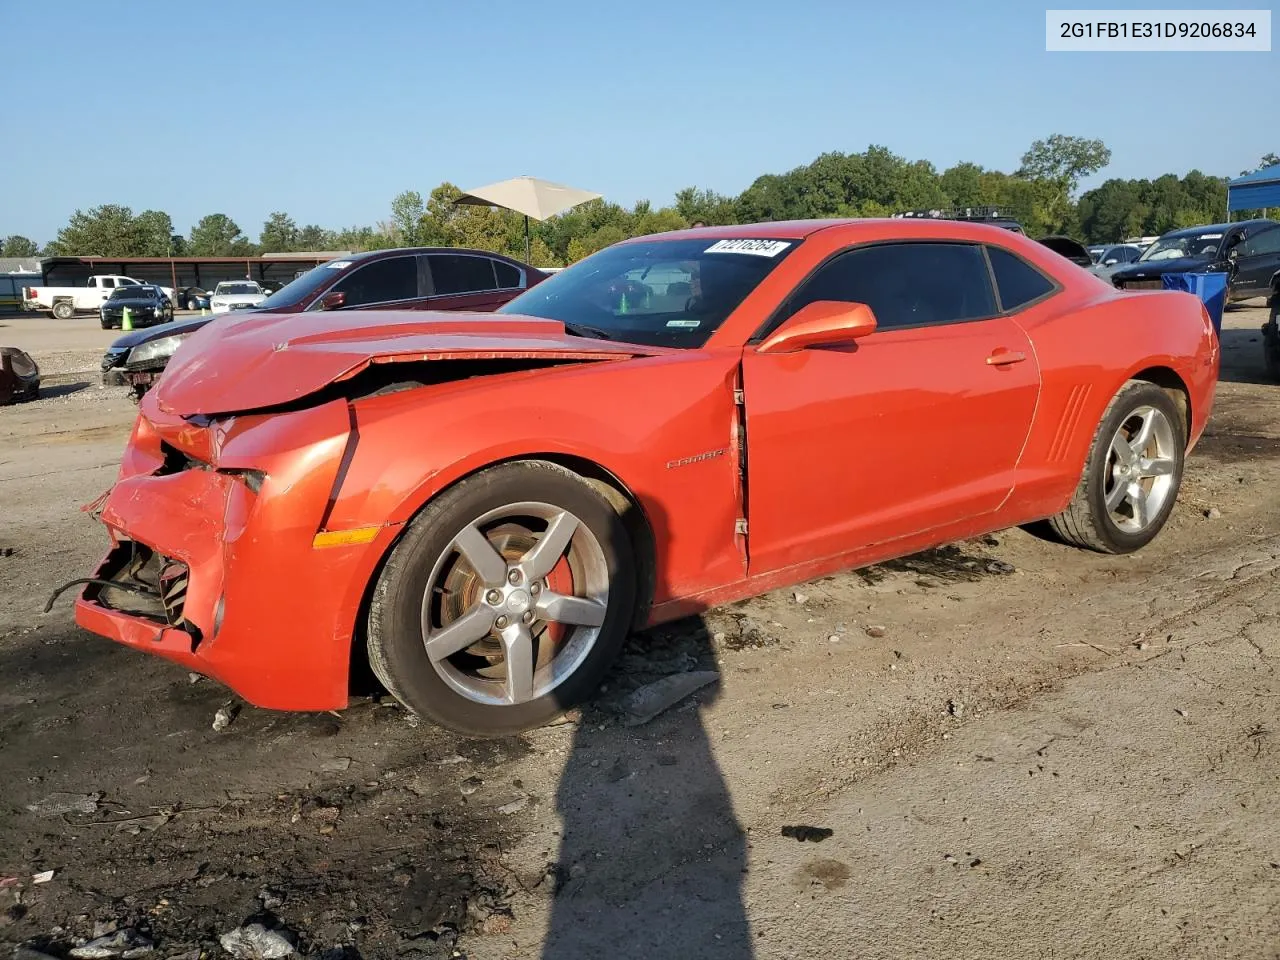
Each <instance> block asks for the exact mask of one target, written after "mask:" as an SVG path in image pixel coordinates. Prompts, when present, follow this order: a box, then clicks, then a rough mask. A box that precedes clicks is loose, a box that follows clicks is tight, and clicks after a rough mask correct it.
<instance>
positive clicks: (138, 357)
mask: <svg viewBox="0 0 1280 960" xmlns="http://www.w3.org/2000/svg"><path fill="white" fill-rule="evenodd" d="M189 336H191V334H190V333H189V332H188V333H175V334H173V335H172V336H169V337H161V338H160V339H159V340H148V341H147V342H146V343H140V344H138V345H137V346H136V347H134V348H133V349H132V350H130V351H129V360H128V363H129V365H130V366H132V365H133V364H135V363H145V362H146V361H148V360H159V359H161V358H166V359H167V358H168V357H172V356H173V354H174V352H175V351H177V349H178V346H179V345H180V344H181V343H182V341H183V340H185V339H187V337H189Z"/></svg>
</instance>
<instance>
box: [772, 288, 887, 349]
mask: <svg viewBox="0 0 1280 960" xmlns="http://www.w3.org/2000/svg"><path fill="white" fill-rule="evenodd" d="M875 329H876V315H875V314H874V313H872V312H871V308H870V307H868V306H867V305H866V304H865V303H843V302H841V301H838V300H815V301H814V302H813V303H810V304H808V305H807V306H803V307H801V308H800V309H799V310H797V311H796V312H795V314H793V315H792V317H791V318H790V319H789V320H787V322H786V323H784V324H783V325H782V326H781V327H779V328H778V329H777V330H775V331H774V332H773V333H771V334H769V336H767V337H766V338H765V339H764V342H763V343H761V344H760V346H759V347H757V348H756V352H758V353H795V352H796V351H797V350H804V349H806V348H808V347H821V346H830V345H835V344H848V343H853V341H855V340H860V339H861V338H862V337H865V336H867V335H868V334H870V333H875Z"/></svg>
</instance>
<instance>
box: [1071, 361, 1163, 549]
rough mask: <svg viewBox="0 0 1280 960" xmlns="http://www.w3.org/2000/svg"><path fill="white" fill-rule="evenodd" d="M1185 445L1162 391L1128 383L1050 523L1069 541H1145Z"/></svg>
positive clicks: (1131, 544)
mask: <svg viewBox="0 0 1280 960" xmlns="http://www.w3.org/2000/svg"><path fill="white" fill-rule="evenodd" d="M1186 446H1187V443H1186V437H1185V433H1184V428H1183V420H1182V415H1181V413H1180V411H1179V410H1178V408H1177V406H1176V405H1175V404H1174V402H1173V400H1172V399H1171V398H1170V397H1169V394H1168V393H1166V392H1165V391H1164V390H1162V389H1161V388H1160V387H1157V386H1156V385H1155V384H1152V383H1146V382H1143V381H1130V382H1129V383H1128V384H1126V385H1125V387H1124V388H1123V389H1122V390H1121V391H1120V392H1119V393H1118V394H1116V396H1115V398H1114V399H1112V401H1111V404H1110V406H1109V407H1108V408H1107V412H1106V414H1105V415H1104V416H1103V418H1102V422H1101V424H1099V426H1098V431H1097V433H1096V434H1095V435H1094V439H1093V448H1092V450H1091V451H1090V454H1089V460H1088V462H1087V464H1086V465H1085V471H1084V476H1083V477H1082V478H1081V480H1080V486H1079V487H1078V488H1077V489H1076V494H1075V497H1074V499H1073V500H1072V501H1071V505H1070V506H1069V507H1067V509H1066V510H1064V511H1063V512H1062V513H1060V514H1058V515H1057V516H1056V517H1053V518H1052V519H1051V520H1050V521H1049V524H1050V526H1051V527H1052V528H1053V530H1054V532H1055V533H1057V534H1058V535H1059V536H1060V537H1061V538H1062V539H1063V540H1065V541H1067V542H1068V543H1071V544H1075V545H1076V546H1080V547H1086V548H1088V549H1091V550H1098V551H1101V552H1104V553H1130V552H1132V551H1134V550H1137V549H1139V548H1140V547H1143V546H1145V545H1146V544H1148V543H1150V542H1151V541H1152V540H1153V539H1154V538H1155V536H1156V534H1157V533H1159V532H1160V528H1161V527H1163V526H1164V524H1165V521H1166V520H1168V518H1169V514H1170V513H1171V512H1172V511H1173V505H1174V502H1175V501H1176V500H1177V497H1178V487H1179V486H1180V485H1181V483H1182V469H1183V463H1184V458H1185V455H1186Z"/></svg>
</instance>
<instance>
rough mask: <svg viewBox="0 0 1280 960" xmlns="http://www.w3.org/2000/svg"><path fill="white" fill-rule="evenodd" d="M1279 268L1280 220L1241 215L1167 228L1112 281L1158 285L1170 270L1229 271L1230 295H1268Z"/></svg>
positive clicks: (1125, 286)
mask: <svg viewBox="0 0 1280 960" xmlns="http://www.w3.org/2000/svg"><path fill="white" fill-rule="evenodd" d="M1278 271H1280V221H1276V220H1265V219H1259V220H1242V221H1240V222H1239V223H1218V224H1212V225H1209V226H1203V227H1188V228H1186V229H1185V230H1174V231H1171V232H1170V233H1166V234H1165V235H1164V236H1162V237H1161V238H1160V239H1159V240H1157V241H1156V242H1155V243H1153V244H1151V246H1149V247H1147V249H1146V250H1144V251H1143V253H1142V256H1141V257H1139V258H1138V259H1137V260H1136V261H1134V262H1133V263H1131V264H1128V265H1127V266H1124V267H1118V268H1117V269H1115V270H1114V271H1113V272H1112V274H1111V282H1112V283H1113V284H1114V285H1115V286H1116V287H1118V288H1120V289H1121V290H1159V289H1161V288H1162V287H1163V286H1164V280H1163V279H1162V278H1163V277H1164V275H1165V274H1166V273H1204V272H1224V273H1227V274H1228V275H1229V277H1228V280H1227V300H1228V301H1234V300H1248V299H1250V298H1251V297H1261V296H1266V295H1267V294H1268V293H1269V292H1270V289H1271V283H1272V279H1273V278H1274V277H1275V275H1276V273H1277V272H1278Z"/></svg>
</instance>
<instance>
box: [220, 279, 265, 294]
mask: <svg viewBox="0 0 1280 960" xmlns="http://www.w3.org/2000/svg"><path fill="white" fill-rule="evenodd" d="M261 292H262V288H261V287H259V286H258V285H257V284H256V283H248V282H242V283H220V284H218V289H217V290H215V291H214V292H213V295H214V296H215V297H229V296H243V295H245V294H252V293H261Z"/></svg>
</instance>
